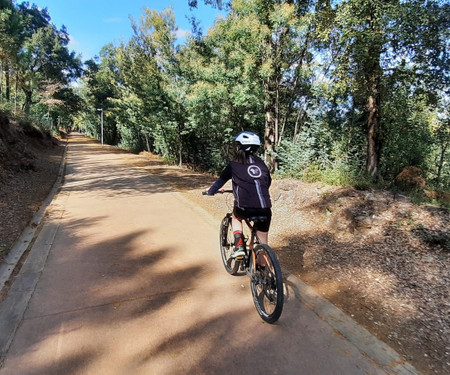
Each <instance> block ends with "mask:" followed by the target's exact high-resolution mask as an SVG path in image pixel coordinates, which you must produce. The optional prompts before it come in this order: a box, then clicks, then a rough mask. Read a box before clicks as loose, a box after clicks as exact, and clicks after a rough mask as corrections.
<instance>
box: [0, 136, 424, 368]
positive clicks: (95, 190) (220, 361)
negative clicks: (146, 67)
mask: <svg viewBox="0 0 450 375" xmlns="http://www.w3.org/2000/svg"><path fill="white" fill-rule="evenodd" d="M130 157H132V155H129V154H124V153H121V152H117V151H114V150H113V149H112V148H110V147H107V146H105V147H103V146H101V145H99V144H97V143H92V142H89V141H88V140H86V139H85V138H83V137H81V136H80V135H78V136H72V139H71V142H70V143H69V146H68V153H67V166H66V173H65V180H64V183H63V185H62V189H61V191H60V192H59V194H58V195H57V196H56V197H55V199H54V201H53V203H52V205H51V206H50V209H49V211H48V216H47V218H46V219H45V221H44V225H43V226H42V229H41V231H40V233H39V236H38V237H37V239H36V241H35V243H34V246H33V248H32V250H31V252H30V254H29V255H28V258H27V261H26V262H25V264H24V265H23V267H22V269H21V271H20V274H19V275H18V276H17V278H16V279H15V281H14V284H13V285H12V286H11V288H10V290H9V293H8V297H7V298H6V300H5V301H4V302H3V303H2V305H1V306H0V329H1V331H0V332H1V340H0V350H1V352H0V354H1V356H2V360H3V361H2V362H3V365H2V367H1V369H0V374H1V375H6V374H30V375H31V374H33V375H34V374H42V375H44V374H45V375H50V374H63V375H67V374H308V375H310V374H386V373H391V374H394V373H395V374H396V373H403V374H413V373H416V372H415V370H414V369H413V368H412V367H411V366H410V365H408V364H406V363H404V362H402V361H401V360H398V358H399V357H396V353H395V352H392V351H390V349H389V348H388V347H385V346H383V345H384V344H382V343H380V342H378V341H377V340H376V339H375V338H373V337H372V336H370V335H369V334H368V333H367V332H366V331H365V330H362V331H360V330H359V329H360V327H358V326H357V325H356V324H355V323H354V322H352V321H351V320H350V319H348V318H347V317H345V315H344V314H342V313H341V314H342V315H339V311H338V310H333V307H332V306H330V305H329V304H327V303H326V302H324V301H323V300H321V299H320V298H319V297H317V296H314V294H311V293H312V292H311V291H310V290H309V289H308V288H307V287H306V286H304V285H303V284H302V283H301V282H299V281H298V280H297V279H295V278H292V277H289V278H286V282H287V284H286V285H287V290H286V303H285V308H284V311H283V315H282V316H281V319H280V320H279V322H278V323H277V324H275V325H270V324H266V323H264V322H263V321H262V320H261V318H260V317H259V316H258V314H257V313H256V310H255V307H254V305H253V302H252V297H251V291H250V288H249V280H248V278H247V277H233V276H230V275H228V274H227V273H226V272H225V270H224V268H223V266H222V263H221V259H220V255H219V252H218V226H219V223H218V222H217V221H216V220H214V219H212V217H211V216H210V215H209V214H208V213H206V212H205V211H203V210H202V209H199V208H197V207H195V206H194V205H193V204H192V203H190V202H188V201H187V200H186V199H185V198H184V197H183V196H182V195H181V194H180V193H177V192H175V191H174V190H173V189H171V188H170V187H169V186H168V185H166V184H164V183H163V182H162V181H161V180H159V179H158V178H156V177H155V176H152V175H150V174H149V173H148V172H146V171H144V170H143V169H139V168H137V167H130V165H129V163H126V160H127V158H130ZM330 309H331V310H330ZM320 310H322V311H320ZM336 314H337V315H339V316H337V315H336ZM332 322H334V323H335V324H332ZM339 325H343V326H344V327H343V328H342V329H341V330H339ZM345 327H347V328H345ZM346 329H347V331H346ZM361 332H362V334H361ZM352 335H353V336H352ZM380 353H381V356H379V355H380ZM380 358H381V359H380Z"/></svg>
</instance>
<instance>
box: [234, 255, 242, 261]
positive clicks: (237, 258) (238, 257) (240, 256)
mask: <svg viewBox="0 0 450 375" xmlns="http://www.w3.org/2000/svg"><path fill="white" fill-rule="evenodd" d="M234 259H236V260H243V259H244V255H239V256H237V257H236V258H234Z"/></svg>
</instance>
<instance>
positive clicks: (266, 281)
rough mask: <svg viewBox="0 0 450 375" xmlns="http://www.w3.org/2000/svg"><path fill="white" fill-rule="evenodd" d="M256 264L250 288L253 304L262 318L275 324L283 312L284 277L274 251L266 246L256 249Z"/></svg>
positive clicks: (259, 246) (258, 246) (262, 245)
mask: <svg viewBox="0 0 450 375" xmlns="http://www.w3.org/2000/svg"><path fill="white" fill-rule="evenodd" d="M254 252H255V258H256V264H254V265H253V266H252V268H253V270H252V275H251V281H250V287H251V290H252V295H253V302H254V303H255V306H256V310H257V311H258V314H259V315H260V316H261V318H262V319H263V320H264V321H266V322H268V323H275V322H276V321H277V320H278V319H279V318H280V316H281V312H282V311H283V303H284V294H283V276H282V274H281V267H280V264H279V263H278V259H277V257H276V255H275V253H274V251H273V250H272V249H271V248H270V247H269V246H268V245H265V244H260V245H257V246H256V247H255V249H254Z"/></svg>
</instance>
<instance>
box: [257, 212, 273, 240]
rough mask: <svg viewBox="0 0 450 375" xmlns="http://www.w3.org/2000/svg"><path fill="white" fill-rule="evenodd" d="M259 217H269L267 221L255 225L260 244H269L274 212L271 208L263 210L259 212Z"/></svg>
mask: <svg viewBox="0 0 450 375" xmlns="http://www.w3.org/2000/svg"><path fill="white" fill-rule="evenodd" d="M257 215H260V216H265V217H267V220H266V221H260V222H257V223H255V229H256V234H257V235H258V238H259V241H260V243H264V244H268V243H269V229H270V223H271V221H272V210H271V209H270V208H261V209H259V210H258V211H257V214H256V215H255V216H257Z"/></svg>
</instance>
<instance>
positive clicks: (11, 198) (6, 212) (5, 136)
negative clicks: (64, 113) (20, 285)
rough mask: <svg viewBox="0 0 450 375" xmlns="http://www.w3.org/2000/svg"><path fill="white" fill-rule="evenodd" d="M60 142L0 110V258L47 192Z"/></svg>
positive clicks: (57, 162) (58, 157)
mask: <svg viewBox="0 0 450 375" xmlns="http://www.w3.org/2000/svg"><path fill="white" fill-rule="evenodd" d="M63 152H64V143H63V142H60V141H59V140H57V139H56V138H54V137H51V136H49V135H45V134H43V133H42V132H41V131H40V130H38V129H36V128H35V127H33V126H32V125H30V124H20V125H19V124H18V123H16V122H14V121H10V120H9V119H8V117H6V116H4V115H3V114H1V113H0V223H1V225H0V261H1V260H3V258H4V257H5V256H6V254H7V251H8V250H9V249H10V247H11V246H12V245H13V244H14V242H15V241H16V239H17V238H18V237H19V236H20V234H21V233H22V231H23V229H24V228H25V227H26V226H27V225H28V224H29V222H30V220H31V218H32V217H33V215H34V213H35V212H36V211H37V210H38V209H39V207H40V205H41V204H42V202H43V201H44V200H45V198H46V197H47V195H48V194H49V192H50V190H51V188H52V186H53V184H54V182H55V181H56V178H57V176H58V170H59V166H60V162H61V157H62V155H63Z"/></svg>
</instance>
